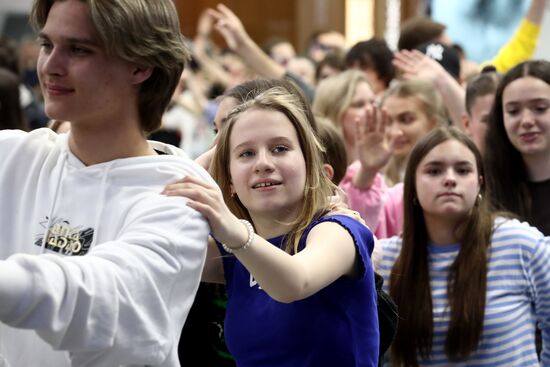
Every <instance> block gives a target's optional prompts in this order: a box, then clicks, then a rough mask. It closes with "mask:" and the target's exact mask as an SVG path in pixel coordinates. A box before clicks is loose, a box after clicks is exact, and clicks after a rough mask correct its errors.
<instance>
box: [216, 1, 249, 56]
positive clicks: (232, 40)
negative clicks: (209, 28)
mask: <svg viewBox="0 0 550 367" xmlns="http://www.w3.org/2000/svg"><path fill="white" fill-rule="evenodd" d="M207 13H208V15H210V16H211V17H212V18H213V19H215V20H216V23H215V25H214V27H215V28H216V30H218V31H219V32H220V33H221V35H222V36H223V38H224V39H225V42H226V43H227V46H228V47H229V48H230V49H232V50H234V51H235V50H237V49H238V48H239V47H241V46H242V45H243V44H244V43H245V42H247V41H248V40H249V38H250V37H249V36H248V33H246V30H245V29H244V26H243V23H242V22H241V20H240V19H239V17H237V15H235V13H233V12H232V11H231V9H229V8H228V7H227V6H225V5H223V4H218V6H217V7H216V9H208V10H207Z"/></svg>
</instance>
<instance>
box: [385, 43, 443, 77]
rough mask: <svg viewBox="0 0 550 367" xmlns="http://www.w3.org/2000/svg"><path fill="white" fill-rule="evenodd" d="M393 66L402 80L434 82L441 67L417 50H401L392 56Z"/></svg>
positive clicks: (438, 75) (439, 73) (441, 69)
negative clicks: (398, 71) (399, 73)
mask: <svg viewBox="0 0 550 367" xmlns="http://www.w3.org/2000/svg"><path fill="white" fill-rule="evenodd" d="M393 65H394V66H395V67H396V68H397V69H398V70H400V71H401V73H402V74H401V77H402V78H403V79H406V80H409V79H423V80H428V81H431V82H436V81H437V78H439V77H440V75H441V72H444V73H446V71H445V69H443V66H441V64H439V63H438V62H437V61H435V60H434V59H432V58H431V57H429V56H426V55H424V54H423V53H422V52H420V51H418V50H412V51H409V50H401V51H399V52H396V53H395V55H394V56H393Z"/></svg>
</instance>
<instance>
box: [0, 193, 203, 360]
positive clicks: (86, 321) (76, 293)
mask: <svg viewBox="0 0 550 367" xmlns="http://www.w3.org/2000/svg"><path fill="white" fill-rule="evenodd" d="M183 200H184V199H183V198H176V197H171V198H170V197H164V196H161V195H154V197H152V198H151V200H149V201H148V200H144V202H143V203H140V204H139V205H138V207H136V208H134V209H133V210H132V211H131V213H130V215H129V217H128V220H127V222H126V226H125V227H124V228H123V229H122V230H121V233H120V235H119V236H118V238H117V239H116V240H114V241H110V242H106V243H101V244H98V245H96V246H95V247H94V248H93V249H92V250H91V251H90V252H89V253H88V254H87V255H86V256H82V257H72V258H66V257H59V256H55V255H49V254H46V255H39V256H36V255H34V256H33V255H25V254H18V255H14V256H12V257H10V258H8V259H7V260H5V261H0V279H1V282H0V320H2V321H3V322H5V323H6V324H9V325H11V326H13V327H17V328H23V329H34V330H36V332H37V333H38V335H40V337H41V338H43V339H44V340H45V341H46V342H48V343H49V344H50V345H52V347H53V348H54V349H58V350H68V351H69V352H71V359H72V362H73V364H75V365H79V366H80V365H81V366H88V365H90V364H92V363H93V365H94V366H114V365H134V364H140V365H143V364H151V365H158V364H160V363H162V362H163V361H165V360H166V358H167V356H168V354H173V353H174V352H173V350H174V348H176V349H177V342H178V340H179V333H180V331H181V327H182V326H183V323H184V321H185V318H186V317H187V313H188V312H189V308H190V307H191V304H192V302H193V298H194V296H195V293H196V290H197V287H198V284H199V281H200V275H201V271H202V267H203V265H204V259H205V255H206V244H207V238H208V232H209V228H208V225H207V222H206V221H205V220H204V218H203V217H202V216H201V215H200V214H199V213H198V212H196V211H194V210H192V209H190V208H189V207H187V206H185V205H183V203H182V201H183ZM147 201H148V202H147ZM176 355H177V354H176Z"/></svg>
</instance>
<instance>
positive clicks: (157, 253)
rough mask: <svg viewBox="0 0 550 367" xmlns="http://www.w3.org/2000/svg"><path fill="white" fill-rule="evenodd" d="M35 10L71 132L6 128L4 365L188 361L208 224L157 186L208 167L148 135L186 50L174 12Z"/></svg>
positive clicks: (115, 5) (0, 193) (65, 0)
mask: <svg viewBox="0 0 550 367" xmlns="http://www.w3.org/2000/svg"><path fill="white" fill-rule="evenodd" d="M31 21H32V23H33V24H34V25H35V27H36V28H37V29H38V30H39V31H40V33H39V40H40V44H41V49H40V55H39V58H38V68H37V69H38V74H39V79H40V84H41V87H42V90H43V93H44V96H45V110H46V113H47V114H48V116H49V117H50V118H52V119H57V120H63V121H70V122H71V132H70V133H69V134H64V135H59V136H58V135H56V134H55V133H53V132H52V131H50V130H48V129H39V130H35V131H33V132H31V133H25V132H22V131H16V130H8V131H2V132H0V156H1V157H2V163H0V207H1V210H0V242H1V245H0V321H1V323H0V366H11V367H20V366H47V367H49V366H55V367H63V366H109V367H111V366H120V365H132V366H134V365H140V366H143V365H155V366H179V362H178V358H177V343H178V340H179V335H180V331H181V328H182V326H183V323H184V321H185V318H186V316H187V313H188V311H189V308H190V306H191V303H192V300H193V297H194V295H195V292H196V290H197V287H198V284H199V279H200V275H201V271H202V267H203V265H204V260H205V256H206V255H205V254H206V251H205V250H206V241H207V236H208V231H209V228H208V225H207V222H206V221H205V220H204V218H203V217H202V216H201V215H199V214H198V213H197V212H196V211H194V210H192V209H190V208H189V207H187V206H186V205H182V200H183V199H182V198H175V197H166V196H162V195H160V194H159V193H160V191H161V189H162V187H164V185H165V184H167V183H168V182H170V181H173V180H175V179H178V178H181V177H182V176H186V175H192V176H195V177H199V178H202V179H207V180H211V178H210V177H209V176H208V175H207V173H206V172H205V171H204V170H203V169H201V168H200V167H199V166H198V165H196V164H195V163H193V162H191V161H190V160H189V159H188V158H187V157H185V156H184V155H182V154H181V152H178V151H177V149H175V148H171V147H169V146H164V145H161V144H153V143H151V142H148V141H147V140H146V134H147V133H148V132H151V131H152V130H154V129H156V128H157V127H158V126H159V125H160V121H161V115H162V113H163V112H164V110H165V108H166V106H167V104H168V103H169V101H170V97H171V95H172V93H173V90H174V88H175V86H176V84H177V83H178V80H179V76H180V74H181V72H182V70H183V63H184V59H185V58H186V57H187V51H186V49H185V48H184V46H183V41H182V37H181V35H180V32H179V24H178V19H177V15H176V9H175V7H174V5H173V3H172V1H171V0H155V1H150V0H117V1H112V0H86V1H84V0H57V1H56V0H35V2H34V4H33V9H32V13H31ZM177 155H179V156H177Z"/></svg>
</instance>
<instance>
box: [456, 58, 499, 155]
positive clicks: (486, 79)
mask: <svg viewBox="0 0 550 367" xmlns="http://www.w3.org/2000/svg"><path fill="white" fill-rule="evenodd" d="M500 78H501V76H500V74H498V73H497V72H496V71H495V69H494V68H491V67H486V68H485V69H484V70H483V72H482V73H481V74H480V75H478V76H476V77H474V78H473V79H472V80H470V81H469V82H468V84H467V85H466V113H465V114H464V115H463V117H462V121H463V125H464V130H465V131H466V133H467V134H468V136H470V138H471V139H472V140H473V141H474V143H476V146H477V148H478V149H479V151H480V152H481V154H483V152H484V151H485V139H486V134H487V127H488V125H489V118H490V116H491V109H492V108H493V102H494V100H495V92H496V89H497V86H498V83H499V81H500Z"/></svg>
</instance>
